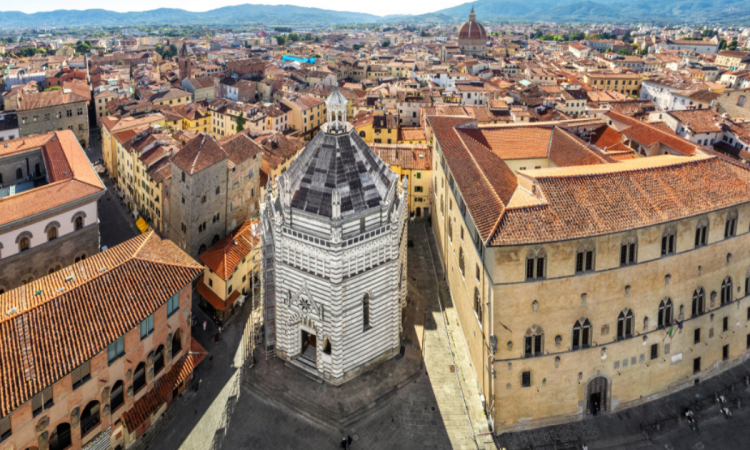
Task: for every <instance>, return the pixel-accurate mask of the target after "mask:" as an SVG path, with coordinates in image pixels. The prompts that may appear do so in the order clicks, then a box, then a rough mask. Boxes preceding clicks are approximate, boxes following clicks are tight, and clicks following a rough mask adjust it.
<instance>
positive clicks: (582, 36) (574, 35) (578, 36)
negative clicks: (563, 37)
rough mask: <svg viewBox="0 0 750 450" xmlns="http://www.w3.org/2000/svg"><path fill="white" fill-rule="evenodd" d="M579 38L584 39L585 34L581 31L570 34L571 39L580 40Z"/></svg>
mask: <svg viewBox="0 0 750 450" xmlns="http://www.w3.org/2000/svg"><path fill="white" fill-rule="evenodd" d="M581 39H586V35H585V34H583V33H581V32H580V31H577V32H575V33H571V34H570V40H571V41H580V40H581Z"/></svg>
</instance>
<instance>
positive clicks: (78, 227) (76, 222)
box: [74, 216, 83, 230]
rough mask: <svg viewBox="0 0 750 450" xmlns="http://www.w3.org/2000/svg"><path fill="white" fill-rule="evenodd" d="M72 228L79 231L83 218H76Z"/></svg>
mask: <svg viewBox="0 0 750 450" xmlns="http://www.w3.org/2000/svg"><path fill="white" fill-rule="evenodd" d="M74 228H75V229H76V230H80V229H81V228H83V217H80V216H78V217H76V220H75V226H74Z"/></svg>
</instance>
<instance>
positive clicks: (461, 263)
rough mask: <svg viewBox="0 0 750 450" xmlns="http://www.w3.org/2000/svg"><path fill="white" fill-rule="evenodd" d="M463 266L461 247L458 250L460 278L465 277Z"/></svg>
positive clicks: (462, 250)
mask: <svg viewBox="0 0 750 450" xmlns="http://www.w3.org/2000/svg"><path fill="white" fill-rule="evenodd" d="M464 265H465V262H464V249H463V247H461V248H459V249H458V270H460V271H461V276H462V277H465V276H466V275H465V273H464Z"/></svg>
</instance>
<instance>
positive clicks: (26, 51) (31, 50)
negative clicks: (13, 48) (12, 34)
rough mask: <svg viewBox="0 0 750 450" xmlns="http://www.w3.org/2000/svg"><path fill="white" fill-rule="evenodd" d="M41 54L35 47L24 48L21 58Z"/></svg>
mask: <svg viewBox="0 0 750 450" xmlns="http://www.w3.org/2000/svg"><path fill="white" fill-rule="evenodd" d="M38 52H39V49H37V48H35V47H24V48H22V49H21V56H34V55H36V54H37V53H38Z"/></svg>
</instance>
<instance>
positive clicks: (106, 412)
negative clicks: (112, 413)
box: [102, 403, 109, 418]
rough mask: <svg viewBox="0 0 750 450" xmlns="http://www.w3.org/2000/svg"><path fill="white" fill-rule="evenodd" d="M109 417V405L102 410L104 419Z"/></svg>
mask: <svg viewBox="0 0 750 450" xmlns="http://www.w3.org/2000/svg"><path fill="white" fill-rule="evenodd" d="M107 416H109V403H107V404H105V405H104V407H103V408H102V418H104V417H107Z"/></svg>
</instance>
